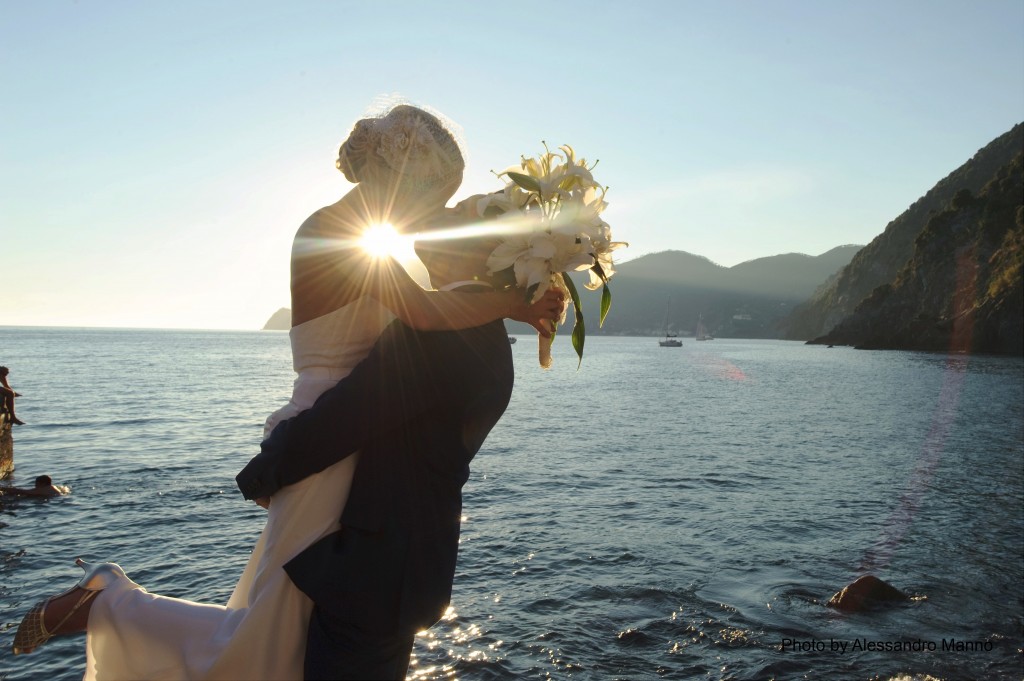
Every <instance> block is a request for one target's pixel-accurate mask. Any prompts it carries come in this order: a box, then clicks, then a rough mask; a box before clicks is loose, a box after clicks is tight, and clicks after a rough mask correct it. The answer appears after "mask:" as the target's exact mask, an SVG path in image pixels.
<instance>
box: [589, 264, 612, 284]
mask: <svg viewBox="0 0 1024 681" xmlns="http://www.w3.org/2000/svg"><path fill="white" fill-rule="evenodd" d="M590 269H592V270H594V274H596V275H597V276H598V277H600V278H601V281H603V282H604V283H606V284H607V283H608V275H606V274H605V273H604V268H603V267H601V263H599V262H597V260H594V264H593V265H592V266H591V268H590Z"/></svg>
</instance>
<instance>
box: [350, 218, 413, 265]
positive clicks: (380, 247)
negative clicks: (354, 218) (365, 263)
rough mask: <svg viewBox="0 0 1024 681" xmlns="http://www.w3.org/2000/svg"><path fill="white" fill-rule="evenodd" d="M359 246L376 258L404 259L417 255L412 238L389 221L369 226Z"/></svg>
mask: <svg viewBox="0 0 1024 681" xmlns="http://www.w3.org/2000/svg"><path fill="white" fill-rule="evenodd" d="M359 247H360V248H362V249H363V250H364V251H366V253H368V254H369V255H370V256H372V257H374V258H395V259H397V260H404V259H406V258H408V257H409V256H410V255H412V256H413V257H415V253H413V249H412V243H411V242H410V240H409V239H408V238H406V237H404V236H402V235H401V234H399V233H398V230H397V229H395V228H394V227H393V226H392V225H390V224H388V223H381V224H379V225H371V226H370V227H368V228H367V230H366V231H365V232H363V236H362V238H361V239H360V240H359Z"/></svg>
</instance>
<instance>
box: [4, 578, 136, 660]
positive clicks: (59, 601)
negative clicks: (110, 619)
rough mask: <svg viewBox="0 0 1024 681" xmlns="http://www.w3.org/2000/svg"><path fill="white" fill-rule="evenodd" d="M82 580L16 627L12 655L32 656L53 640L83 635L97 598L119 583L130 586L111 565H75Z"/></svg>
mask: <svg viewBox="0 0 1024 681" xmlns="http://www.w3.org/2000/svg"><path fill="white" fill-rule="evenodd" d="M75 562H76V563H77V564H78V566H79V567H81V568H82V569H83V570H85V576H84V577H82V579H80V580H79V582H78V584H77V585H75V586H74V587H72V588H70V589H68V590H67V591H65V592H63V593H61V594H58V595H57V596H52V597H50V598H47V599H46V600H45V601H43V602H41V603H38V604H36V605H35V606H34V607H33V608H32V609H31V610H30V611H29V612H28V614H27V615H25V617H24V619H22V621H21V624H20V625H19V626H18V632H17V634H16V635H15V637H14V645H13V652H14V654H15V655H19V654H23V653H31V652H32V651H33V650H35V649H36V648H38V647H39V646H41V645H43V644H44V643H46V642H47V641H48V640H50V638H52V637H54V636H63V635H66V634H75V633H78V632H81V631H85V629H86V627H87V626H88V623H89V613H90V612H91V610H92V604H93V601H94V600H95V598H96V595H97V594H98V593H99V592H101V591H103V590H104V589H106V588H107V587H108V586H111V585H112V584H114V583H115V582H118V581H119V580H124V581H125V582H127V583H132V582H131V580H130V579H128V577H126V576H125V574H124V571H123V570H121V568H120V567H119V566H117V565H115V564H114V563H100V564H99V565H89V564H87V563H85V562H84V561H83V560H82V559H81V558H79V559H78V560H77V561H75Z"/></svg>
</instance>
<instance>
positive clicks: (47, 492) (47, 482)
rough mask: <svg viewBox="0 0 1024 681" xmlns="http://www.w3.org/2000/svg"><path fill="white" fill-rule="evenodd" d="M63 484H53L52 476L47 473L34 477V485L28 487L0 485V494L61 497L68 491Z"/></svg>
mask: <svg viewBox="0 0 1024 681" xmlns="http://www.w3.org/2000/svg"><path fill="white" fill-rule="evenodd" d="M68 491H69V490H68V488H67V487H66V486H64V485H55V484H53V478H51V477H50V476H49V475H40V476H39V477H38V478H36V482H35V486H34V487H30V488H27V489H26V488H21V487H0V494H8V495H11V496H18V497H42V498H47V499H48V498H50V497H61V496H64V495H65V494H67V493H68Z"/></svg>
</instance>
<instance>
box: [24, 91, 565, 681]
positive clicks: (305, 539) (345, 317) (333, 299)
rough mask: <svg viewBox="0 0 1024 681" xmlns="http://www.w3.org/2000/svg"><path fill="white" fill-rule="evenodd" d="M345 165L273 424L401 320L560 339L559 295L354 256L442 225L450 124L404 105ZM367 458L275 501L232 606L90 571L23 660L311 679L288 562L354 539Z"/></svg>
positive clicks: (452, 168)
mask: <svg viewBox="0 0 1024 681" xmlns="http://www.w3.org/2000/svg"><path fill="white" fill-rule="evenodd" d="M336 165H337V167H338V169H339V170H341V172H342V173H344V175H345V177H346V178H347V179H348V180H349V181H350V182H353V183H355V185H356V186H355V187H354V188H353V189H352V190H351V191H349V192H348V193H347V194H346V195H345V196H344V197H342V198H341V200H339V201H338V202H337V203H335V204H333V205H331V206H327V207H325V208H322V209H320V210H319V211H317V212H316V213H314V214H313V215H312V216H311V217H309V218H308V219H307V220H306V221H305V222H304V223H303V224H302V226H301V227H300V228H299V230H298V233H297V234H296V237H295V241H294V244H293V247H292V261H291V268H292V275H291V294H292V324H293V326H292V329H291V333H290V337H291V345H292V355H293V363H294V368H295V371H296V372H297V374H298V377H297V378H296V380H295V384H294V387H293V393H292V398H291V400H290V401H289V402H288V404H287V405H285V406H284V407H282V408H281V409H279V410H277V411H276V412H274V414H272V415H271V416H270V417H269V418H268V419H267V423H266V426H265V429H264V436H266V435H268V434H269V433H270V431H271V430H272V429H273V427H274V425H275V424H276V423H278V422H279V421H280V420H283V419H287V418H290V417H292V416H294V415H296V414H298V413H299V412H300V411H302V410H304V409H307V408H308V407H310V406H311V405H312V404H313V402H314V401H316V398H317V397H318V396H319V395H320V394H322V393H323V392H324V391H326V390H327V389H328V388H330V387H332V386H333V385H334V384H336V383H337V382H338V381H339V380H341V379H343V378H344V377H345V376H346V375H347V374H348V373H349V372H350V371H351V369H352V368H353V367H354V366H355V365H356V364H358V363H359V362H360V361H361V360H362V359H363V358H364V357H365V356H366V355H367V353H368V352H369V350H370V348H371V347H372V346H373V344H374V342H375V340H376V339H377V337H378V336H379V335H380V333H381V332H382V331H383V329H384V327H385V326H387V325H388V324H389V323H390V322H391V321H392V320H394V319H395V318H396V317H397V318H398V319H400V320H401V321H402V322H404V323H405V324H408V325H409V326H411V327H413V328H416V329H422V330H442V329H463V328H470V327H474V326H480V325H483V324H485V323H487V322H491V321H494V320H496V319H501V318H504V317H509V318H512V319H516V320H519V321H525V322H528V323H530V324H532V325H533V326H534V327H535V328H537V329H538V331H539V332H541V333H542V334H545V335H546V334H547V331H546V330H545V328H544V325H543V322H542V320H543V319H552V318H555V317H557V316H558V314H560V312H561V309H562V302H561V298H560V297H559V296H558V295H557V294H556V293H554V292H552V293H550V294H549V295H548V296H547V297H545V298H544V299H542V300H541V301H539V302H538V303H535V304H534V305H532V306H527V305H526V304H525V303H524V302H523V301H524V296H523V294H522V292H521V291H515V290H511V291H503V292H494V293H474V294H471V295H466V294H460V293H457V292H446V291H427V290H424V289H422V288H421V287H420V286H419V285H418V284H417V283H416V282H415V281H414V280H413V279H412V278H411V277H410V276H409V275H408V274H407V273H406V272H405V270H404V269H402V267H401V266H400V265H398V263H397V262H396V261H395V260H393V259H391V258H376V259H375V258H371V257H369V256H368V255H367V254H366V253H365V252H364V251H363V250H362V249H359V248H355V247H354V246H355V245H356V244H357V243H358V240H359V238H360V237H361V236H362V234H363V233H364V231H366V229H367V227H368V226H370V225H378V224H383V223H390V224H392V225H394V226H395V228H396V229H398V230H399V231H405V232H411V231H415V230H418V229H422V228H426V227H428V226H430V225H431V223H432V222H438V221H440V220H442V218H441V215H442V213H443V211H444V210H445V209H444V206H445V203H446V202H447V201H448V200H449V199H450V198H451V197H452V196H453V195H454V193H455V190H456V189H457V188H458V186H459V185H460V184H461V182H462V173H463V169H464V167H465V163H464V161H463V157H462V153H461V151H460V149H459V145H458V143H457V142H456V140H455V137H454V136H453V135H452V133H451V132H450V130H449V129H448V127H446V126H445V125H444V124H443V123H442V121H441V119H440V118H439V117H438V116H436V115H434V114H431V113H429V112H427V111H425V110H423V109H420V108H417V107H413V106H410V105H405V104H403V105H398V106H394V107H392V108H390V110H388V111H386V112H384V113H383V114H381V115H379V116H375V117H371V118H364V119H362V120H360V121H359V122H357V123H356V124H355V127H354V128H353V129H352V131H351V133H350V134H349V137H348V139H346V140H345V142H344V143H343V144H342V146H341V149H340V151H339V154H338V160H337V164H336ZM356 461H357V457H356V456H351V457H349V458H347V459H345V460H343V461H340V462H339V463H336V464H334V465H333V466H331V467H330V468H328V469H326V470H324V471H323V472H321V473H318V474H316V475H314V476H311V477H309V478H307V479H305V480H303V481H302V482H299V483H297V484H295V485H291V486H288V487H286V488H284V489H282V490H281V491H280V492H279V493H277V494H275V495H274V498H273V503H272V504H269V514H268V519H267V524H266V527H265V528H264V530H263V533H262V534H261V536H260V538H259V540H258V542H257V543H256V546H255V548H254V549H253V552H252V556H251V557H250V559H249V562H248V564H247V565H246V567H245V569H244V571H243V573H242V576H241V578H240V579H239V581H238V584H237V585H236V587H235V589H234V592H233V593H232V595H231V597H230V599H229V600H228V602H227V604H226V605H212V604H204V603H196V602H192V601H185V600H180V599H176V598H169V597H165V596H159V595H156V594H151V593H149V592H147V591H146V590H145V589H143V588H142V587H141V586H139V585H138V584H136V583H134V582H132V581H131V580H130V579H128V578H127V577H126V576H125V574H124V572H123V571H122V570H121V568H120V567H118V566H117V565H114V564H112V563H103V564H100V565H96V566H89V565H86V564H84V563H83V562H81V561H80V560H79V561H78V564H79V565H80V566H81V567H83V568H84V569H85V570H86V575H85V577H83V578H82V579H81V581H80V582H79V583H78V585H77V586H75V587H73V588H72V589H70V590H69V591H67V592H65V593H63V594H61V595H59V596H56V597H54V598H51V599H48V600H47V601H44V602H43V603H41V604H39V605H37V606H35V607H34V608H33V609H32V610H31V611H30V612H29V613H28V614H27V615H26V616H25V618H24V620H23V621H22V623H21V626H20V627H19V629H18V632H17V635H16V637H15V641H14V653H15V654H19V653H29V652H32V650H34V649H35V648H38V647H39V646H40V645H42V644H43V643H45V642H46V641H47V640H48V639H49V638H50V637H52V636H54V635H61V634H71V633H75V632H80V631H83V630H84V631H86V634H87V635H86V673H85V679H87V680H92V679H95V680H97V681H101V680H103V679H240V678H243V679H299V678H302V675H303V671H302V664H303V655H304V651H305V641H306V626H307V623H308V620H309V615H310V612H311V610H312V602H311V601H310V600H309V599H308V598H307V597H306V596H305V595H304V594H303V593H302V592H300V591H299V590H298V589H297V588H296V587H295V586H294V585H293V584H292V582H291V581H290V580H289V578H288V576H287V575H286V574H285V572H284V570H283V565H284V564H285V563H287V562H288V561H289V560H290V559H291V558H292V557H294V556H295V555H297V554H298V553H300V552H301V551H302V550H303V549H305V548H306V547H307V546H309V545H310V544H312V543H314V542H315V541H316V540H318V539H320V538H321V537H323V536H325V535H327V534H330V533H332V532H334V531H336V530H337V529H338V528H339V525H338V518H339V517H340V516H341V511H342V508H343V507H344V505H345V500H346V498H347V495H348V490H349V486H350V485H351V482H352V475H353V472H354V469H355V465H356Z"/></svg>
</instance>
